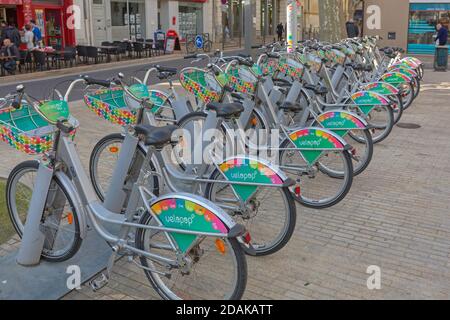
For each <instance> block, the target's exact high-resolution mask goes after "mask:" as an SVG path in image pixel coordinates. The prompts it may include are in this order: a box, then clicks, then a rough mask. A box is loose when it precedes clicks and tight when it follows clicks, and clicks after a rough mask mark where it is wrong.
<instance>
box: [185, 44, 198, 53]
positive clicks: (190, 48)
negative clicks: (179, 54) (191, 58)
mask: <svg viewBox="0 0 450 320" xmlns="http://www.w3.org/2000/svg"><path fill="white" fill-rule="evenodd" d="M186 52H187V53H189V54H191V53H195V52H197V48H196V47H195V42H194V41H189V42H187V43H186Z"/></svg>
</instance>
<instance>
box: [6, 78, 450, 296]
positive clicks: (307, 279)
mask: <svg viewBox="0 0 450 320" xmlns="http://www.w3.org/2000/svg"><path fill="white" fill-rule="evenodd" d="M422 90H423V91H422V93H421V95H420V97H419V98H418V99H417V100H416V102H415V103H414V105H413V106H412V107H411V108H410V109H409V110H407V111H406V113H405V115H404V117H403V119H402V121H401V122H402V123H414V124H419V125H420V126H421V128H420V129H416V130H409V129H402V128H400V127H396V128H395V129H394V131H393V133H392V134H391V136H390V137H389V138H388V139H387V140H386V141H384V142H383V143H381V144H380V145H377V146H376V148H375V154H374V159H373V161H372V163H371V165H370V167H369V168H368V169H367V171H366V172H365V173H363V174H362V175H361V176H358V177H357V178H355V180H354V182H353V187H352V190H351V191H350V194H349V195H348V196H347V198H346V199H345V200H344V201H343V202H342V203H341V204H339V205H337V206H335V207H333V208H330V209H326V210H322V211H315V210H311V209H307V208H303V207H301V206H297V212H298V219H297V227H296V231H295V233H294V235H293V237H292V239H291V241H290V242H289V244H288V245H287V246H286V247H285V248H284V249H283V250H282V251H281V252H279V253H277V254H275V255H272V256H268V257H263V258H253V257H248V259H247V261H248V270H249V278H248V284H247V290H246V293H245V296H244V298H246V299H431V298H434V299H449V298H450V293H449V292H450V271H449V270H450V268H449V267H450V192H449V190H450V161H449V156H450V153H449V150H450V139H449V136H450V126H449V125H448V122H449V121H450V117H449V116H448V114H449V112H450V103H449V101H450V78H449V73H435V72H432V71H428V73H427V74H426V77H425V81H424V83H423V89H422ZM75 109H76V110H75V111H74V114H75V116H76V117H78V118H80V120H81V124H82V128H81V129H80V134H79V136H78V138H77V141H78V142H79V145H80V152H81V155H82V157H83V159H86V157H87V156H88V155H89V152H90V150H91V147H90V146H91V145H92V144H93V143H95V142H96V141H97V140H98V138H99V137H100V136H102V135H104V134H105V133H106V132H109V131H111V130H112V131H114V128H113V127H111V126H109V125H107V124H106V123H105V122H102V121H100V120H97V119H96V118H95V116H93V115H92V114H91V113H89V112H87V111H86V109H85V108H84V107H83V108H81V109H78V108H75ZM83 118H84V119H83ZM87 119H90V120H91V121H89V122H86V121H85V120H87ZM87 123H89V124H87ZM5 152H7V153H5ZM0 154H2V155H4V154H8V156H7V157H2V158H3V159H5V160H4V161H2V163H0V175H1V174H7V173H8V172H9V170H11V168H12V167H13V165H14V164H15V163H16V162H17V161H19V159H22V158H21V156H20V155H17V156H16V155H15V154H12V153H11V152H10V151H9V148H7V147H6V146H5V145H4V144H0ZM10 246H14V244H10ZM1 252H2V251H0V254H1ZM371 265H376V266H379V267H380V268H381V290H368V289H367V286H366V281H367V278H368V277H369V274H367V273H366V270H367V268H368V266H371ZM113 271H114V272H113V275H112V279H111V281H110V283H109V284H108V286H107V287H105V288H103V289H102V290H100V291H99V292H95V293H94V292H92V291H91V290H90V288H89V287H88V286H83V287H82V289H81V290H79V291H74V292H71V293H69V294H68V295H67V296H65V297H64V299H158V296H157V295H156V293H155V291H154V290H153V289H152V288H151V287H150V286H149V284H148V282H147V280H146V278H145V275H144V273H143V272H142V271H141V270H139V269H137V268H136V267H135V266H133V265H130V264H128V263H126V262H125V261H119V262H118V263H117V264H116V266H115V267H114V270H113Z"/></svg>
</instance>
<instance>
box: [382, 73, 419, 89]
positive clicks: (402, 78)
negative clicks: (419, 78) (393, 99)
mask: <svg viewBox="0 0 450 320" xmlns="http://www.w3.org/2000/svg"><path fill="white" fill-rule="evenodd" d="M380 81H384V82H387V83H390V84H392V85H394V86H396V87H397V86H398V85H400V84H402V83H410V82H411V81H412V79H411V78H410V77H408V76H406V75H404V74H402V73H400V72H388V73H385V74H383V75H382V76H381V78H380Z"/></svg>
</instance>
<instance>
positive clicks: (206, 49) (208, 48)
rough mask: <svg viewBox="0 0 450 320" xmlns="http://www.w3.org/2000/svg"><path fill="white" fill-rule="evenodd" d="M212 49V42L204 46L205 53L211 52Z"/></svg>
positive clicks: (206, 42)
mask: <svg viewBox="0 0 450 320" xmlns="http://www.w3.org/2000/svg"><path fill="white" fill-rule="evenodd" d="M211 49H212V42H211V41H205V43H204V44H203V51H204V52H211Z"/></svg>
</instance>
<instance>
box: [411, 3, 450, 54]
mask: <svg viewBox="0 0 450 320" xmlns="http://www.w3.org/2000/svg"><path fill="white" fill-rule="evenodd" d="M449 17H450V4H411V7H410V14H409V29H408V51H409V52H411V53H416V54H431V53H433V52H434V50H435V49H434V47H435V40H434V37H433V36H434V35H435V34H436V25H437V24H438V23H441V24H443V25H445V26H446V27H447V28H448V22H449Z"/></svg>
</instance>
